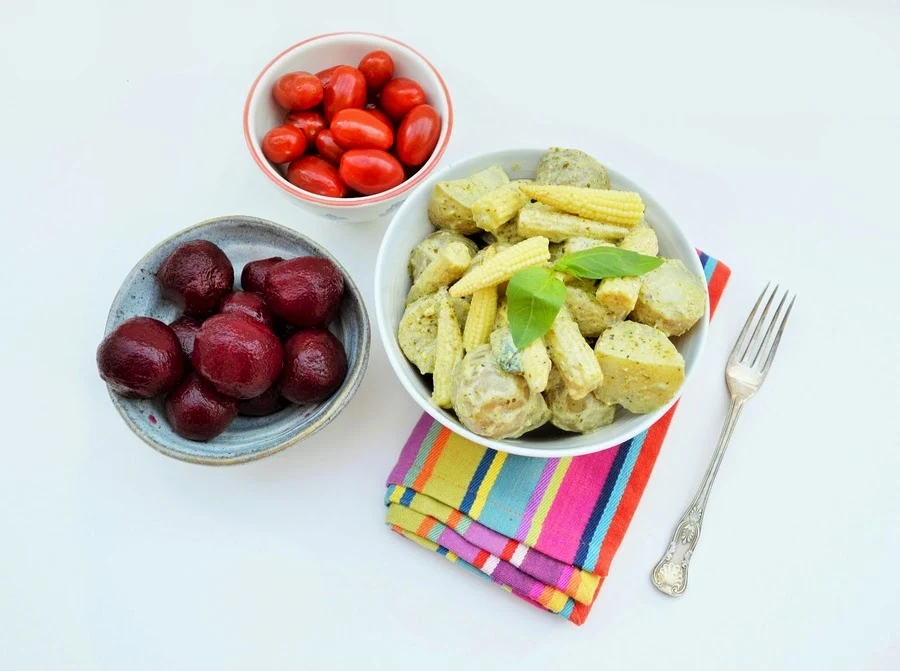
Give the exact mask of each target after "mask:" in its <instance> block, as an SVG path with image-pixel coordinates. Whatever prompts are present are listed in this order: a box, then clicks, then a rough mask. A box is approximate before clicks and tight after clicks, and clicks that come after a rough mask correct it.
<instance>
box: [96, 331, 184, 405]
mask: <svg viewBox="0 0 900 671" xmlns="http://www.w3.org/2000/svg"><path fill="white" fill-rule="evenodd" d="M97 368H98V369H99V370H100V377H101V378H103V380H104V381H105V382H106V383H107V384H108V385H109V386H110V388H111V389H112V390H113V391H115V392H117V393H119V394H122V395H123V396H128V397H130V398H153V397H154V396H158V395H159V394H164V393H165V392H167V391H169V390H170V389H171V388H172V387H174V386H175V385H176V384H178V381H179V380H180V379H181V376H182V375H184V370H185V362H184V354H183V353H182V351H181V343H179V341H178V336H177V335H176V334H175V332H174V331H173V330H172V329H171V328H169V327H168V326H166V325H165V324H163V323H162V322H161V321H159V320H157V319H151V318H150V317H132V318H131V319H129V320H128V321H125V322H123V323H121V324H119V325H118V326H117V327H116V328H115V330H113V331H112V333H110V334H109V335H108V336H106V337H105V338H104V339H103V342H101V343H100V346H99V347H98V348H97Z"/></svg>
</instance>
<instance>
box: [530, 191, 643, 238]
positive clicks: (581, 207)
mask: <svg viewBox="0 0 900 671" xmlns="http://www.w3.org/2000/svg"><path fill="white" fill-rule="evenodd" d="M519 188H520V189H521V190H522V192H523V193H524V194H525V195H526V196H528V197H529V198H533V199H534V200H537V201H539V202H541V203H544V204H545V205H550V206H551V207H555V208H556V209H558V210H563V211H564V212H571V213H572V214H577V215H578V216H580V217H584V218H585V219H593V220H595V221H602V222H604V223H607V224H615V225H618V226H626V227H628V228H631V227H633V226H637V224H638V223H639V222H640V221H641V219H642V218H643V217H644V202H643V201H642V200H641V196H640V194H638V193H635V192H633V191H610V190H606V189H589V188H587V187H583V186H555V185H543V184H523V185H521V186H520V187H519Z"/></svg>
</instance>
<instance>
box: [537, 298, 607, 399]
mask: <svg viewBox="0 0 900 671" xmlns="http://www.w3.org/2000/svg"><path fill="white" fill-rule="evenodd" d="M544 340H545V341H546V343H547V346H548V347H549V348H550V359H551V360H552V361H553V363H554V365H555V366H556V368H557V370H559V374H560V375H561V376H562V379H563V381H564V382H565V383H566V389H568V390H569V396H571V397H572V398H573V399H574V400H576V401H578V400H580V399H582V398H584V397H585V396H587V395H588V394H590V393H591V392H592V391H594V389H596V388H597V387H599V386H600V385H601V384H602V383H603V371H602V370H600V363H599V362H598V361H597V357H596V356H595V355H594V351H593V350H592V349H591V346H590V345H588V344H587V341H586V340H585V339H584V336H582V335H581V331H579V330H578V324H576V323H575V320H574V319H573V318H572V315H571V313H570V312H569V309H568V308H567V307H566V306H563V307H562V309H561V310H560V311H559V313H558V314H557V315H556V319H555V320H554V321H553V325H552V326H551V327H550V330H549V331H547V334H546V335H545V336H544Z"/></svg>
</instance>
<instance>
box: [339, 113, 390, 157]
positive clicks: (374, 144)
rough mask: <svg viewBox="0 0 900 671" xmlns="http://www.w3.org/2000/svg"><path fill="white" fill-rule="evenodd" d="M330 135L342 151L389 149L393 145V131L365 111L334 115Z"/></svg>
mask: <svg viewBox="0 0 900 671" xmlns="http://www.w3.org/2000/svg"><path fill="white" fill-rule="evenodd" d="M331 134H332V135H333V136H334V139H335V140H337V143H338V144H339V145H341V146H342V147H343V148H344V149H389V148H390V146H391V145H392V144H394V129H393V128H391V126H389V125H388V124H386V123H384V122H383V121H381V120H380V119H378V118H376V117H375V116H374V115H372V114H370V113H369V112H367V111H366V110H357V109H345V110H341V111H340V112H338V113H337V114H335V115H334V118H333V119H332V120H331Z"/></svg>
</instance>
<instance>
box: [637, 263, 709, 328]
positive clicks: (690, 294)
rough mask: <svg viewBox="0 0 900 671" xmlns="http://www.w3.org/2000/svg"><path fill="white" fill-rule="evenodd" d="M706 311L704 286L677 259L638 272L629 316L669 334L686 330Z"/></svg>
mask: <svg viewBox="0 0 900 671" xmlns="http://www.w3.org/2000/svg"><path fill="white" fill-rule="evenodd" d="M705 312H706V287H705V286H704V284H703V282H702V281H701V280H700V278H699V277H697V276H696V275H693V274H691V271H689V270H688V269H687V268H686V267H685V265H684V264H683V263H682V262H681V261H679V260H678V259H666V260H665V263H663V264H662V265H661V266H660V267H659V268H656V269H655V270H651V271H650V272H649V273H646V274H645V275H642V276H641V288H640V292H639V293H638V298H637V302H636V303H635V306H634V311H633V312H632V313H631V318H632V319H634V320H635V321H639V322H641V323H642V324H648V325H650V326H655V327H656V328H658V329H659V330H660V331H662V332H663V333H665V334H666V335H670V336H679V335H681V334H683V333H686V332H687V331H688V330H689V329H690V328H691V327H692V326H693V325H694V324H696V323H697V321H698V320H699V319H700V318H701V317H702V316H703V314H704V313H705Z"/></svg>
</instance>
